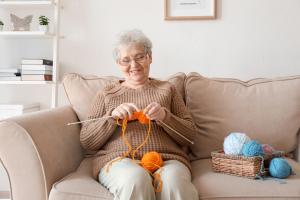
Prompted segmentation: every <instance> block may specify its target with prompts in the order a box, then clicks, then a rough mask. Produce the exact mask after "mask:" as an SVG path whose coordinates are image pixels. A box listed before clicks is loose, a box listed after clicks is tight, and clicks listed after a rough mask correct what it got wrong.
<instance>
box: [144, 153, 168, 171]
mask: <svg viewBox="0 0 300 200" xmlns="http://www.w3.org/2000/svg"><path fill="white" fill-rule="evenodd" d="M141 165H142V166H143V167H144V168H145V169H147V170H148V171H150V172H151V173H153V172H155V171H156V170H157V169H159V168H160V167H161V166H162V165H163V160H162V158H161V156H160V155H159V153H157V152H155V151H151V152H148V153H146V154H145V155H144V156H143V158H142V160H141Z"/></svg>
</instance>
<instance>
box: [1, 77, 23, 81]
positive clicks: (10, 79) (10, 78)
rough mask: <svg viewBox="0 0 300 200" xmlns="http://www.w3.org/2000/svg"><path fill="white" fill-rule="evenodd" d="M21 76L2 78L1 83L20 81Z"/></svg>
mask: <svg viewBox="0 0 300 200" xmlns="http://www.w3.org/2000/svg"><path fill="white" fill-rule="evenodd" d="M20 80H21V76H0V81H20Z"/></svg>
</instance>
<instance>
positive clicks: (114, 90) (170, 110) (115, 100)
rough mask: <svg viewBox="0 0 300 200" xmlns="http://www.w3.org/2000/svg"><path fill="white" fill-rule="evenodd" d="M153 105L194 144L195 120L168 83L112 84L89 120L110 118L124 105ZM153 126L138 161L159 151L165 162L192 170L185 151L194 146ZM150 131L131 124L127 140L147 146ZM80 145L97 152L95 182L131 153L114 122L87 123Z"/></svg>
mask: <svg viewBox="0 0 300 200" xmlns="http://www.w3.org/2000/svg"><path fill="white" fill-rule="evenodd" d="M151 102H157V103H159V104H160V105H161V106H162V107H164V109H165V111H166V117H165V119H164V120H163V122H164V123H166V124H167V125H169V126H170V127H172V128H173V129H174V130H176V131H178V132H179V133H181V134H182V135H184V136H185V137H186V138H188V139H189V140H191V141H193V138H194V135H195V126H194V123H193V121H192V118H191V116H190V114H189V112H188V110H187V109H186V107H185V104H184V102H183V99H182V97H181V95H180V94H179V93H178V92H177V91H176V89H175V87H174V86H173V85H171V84H170V83H169V82H166V81H158V80H153V79H151V80H150V81H149V84H147V85H144V86H142V87H141V88H138V89H132V88H128V87H125V86H123V85H121V84H120V83H119V82H117V83H114V84H111V85H109V86H107V87H106V88H105V89H104V90H102V91H99V92H98V93H97V95H96V96H95V98H94V100H93V103H92V104H91V108H90V113H89V115H88V118H89V119H91V118H98V117H104V116H110V115H111V113H112V111H113V110H114V108H116V107H117V106H119V105H120V104H122V103H135V104H136V105H137V106H138V107H139V108H140V109H144V108H145V107H146V106H147V105H149V104H150V103H151ZM151 124H152V133H151V136H150V139H149V141H148V142H147V143H146V144H145V145H144V146H143V147H142V148H141V149H140V150H139V151H138V152H137V154H136V157H135V158H136V159H138V160H140V159H141V158H142V156H143V154H145V153H147V152H149V151H157V152H159V153H160V154H161V156H162V158H163V160H173V159H175V160H178V161H180V162H182V163H184V164H185V165H186V166H187V167H188V168H189V169H190V168H191V166H190V163H189V158H188V156H187V154H186V153H185V152H184V151H183V148H182V147H183V146H187V145H190V143H189V142H188V141H186V140H185V139H184V138H182V137H181V136H179V135H178V134H176V133H175V132H174V131H172V130H170V129H168V127H166V126H164V125H163V124H160V123H159V122H152V123H151ZM147 130H148V126H147V125H143V124H140V123H139V122H138V121H132V122H129V123H128V125H127V129H126V136H127V139H128V141H129V143H130V144H131V145H132V147H133V149H135V148H136V147H138V146H139V145H140V144H141V143H142V142H143V140H144V138H145V137H146V135H147ZM80 141H81V143H82V146H83V147H84V148H85V149H87V150H94V151H97V153H96V154H95V155H94V160H93V175H94V177H95V178H96V177H97V175H98V173H99V171H100V169H101V168H102V167H103V166H104V165H105V164H106V163H108V162H109V161H110V160H112V159H114V158H116V157H119V156H123V155H124V153H125V152H127V150H128V147H127V146H126V145H125V143H124V141H123V139H122V133H121V127H120V126H117V125H116V121H115V120H114V119H112V118H110V119H107V118H106V119H105V118H103V119H100V120H97V121H90V122H86V123H84V124H83V126H82V129H81V132H80Z"/></svg>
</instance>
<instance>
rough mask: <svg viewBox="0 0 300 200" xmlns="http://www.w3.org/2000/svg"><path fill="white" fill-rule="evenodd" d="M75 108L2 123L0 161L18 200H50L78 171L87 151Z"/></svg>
mask: <svg viewBox="0 0 300 200" xmlns="http://www.w3.org/2000/svg"><path fill="white" fill-rule="evenodd" d="M73 121H78V118H77V115H76V113H75V112H74V111H73V109H72V107H71V106H63V107H60V108H55V109H50V110H46V111H39V112H36V113H32V114H26V115H22V116H19V117H13V118H10V119H7V120H5V121H1V122H0V159H1V161H2V163H3V165H4V167H5V168H6V170H7V172H8V176H9V179H10V184H11V193H12V199H14V200H28V199H30V200H44V199H45V200H46V199H48V195H49V192H50V189H51V187H52V184H53V183H54V182H55V181H57V180H59V179H61V178H62V177H64V176H65V175H67V174H68V173H70V172H72V171H74V170H76V168H77V167H78V166H79V164H80V162H81V160H82V158H83V151H82V148H81V145H80V141H79V134H80V125H72V126H67V125H66V124H67V123H68V122H73Z"/></svg>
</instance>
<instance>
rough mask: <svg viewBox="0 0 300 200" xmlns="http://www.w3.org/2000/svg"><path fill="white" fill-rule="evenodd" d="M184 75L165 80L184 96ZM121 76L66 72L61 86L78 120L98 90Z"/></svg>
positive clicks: (85, 115)
mask: <svg viewBox="0 0 300 200" xmlns="http://www.w3.org/2000/svg"><path fill="white" fill-rule="evenodd" d="M185 77H186V75H185V74H184V73H182V72H179V73H177V74H174V75H172V76H170V77H168V78H167V79H166V80H167V81H169V82H171V83H172V84H174V85H175V87H176V89H177V90H178V91H179V92H180V93H181V94H182V96H183V98H184V85H183V84H184V80H185ZM120 79H121V78H119V77H114V76H102V77H99V76H95V75H80V74H76V73H70V74H66V75H65V76H64V78H63V81H62V83H63V86H64V89H65V92H66V95H67V97H68V100H69V102H70V104H71V105H72V106H73V108H74V110H75V112H76V114H77V116H78V118H79V120H80V121H82V120H85V119H87V115H88V111H89V107H90V104H91V103H92V100H93V97H94V96H95V94H96V93H97V91H98V90H101V89H103V88H104V87H105V86H106V85H108V84H110V83H113V82H116V81H119V80H120Z"/></svg>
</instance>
